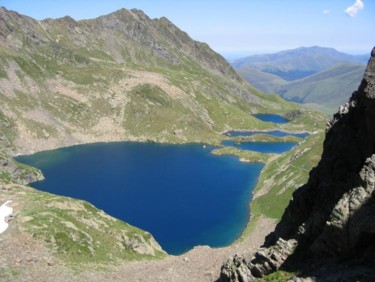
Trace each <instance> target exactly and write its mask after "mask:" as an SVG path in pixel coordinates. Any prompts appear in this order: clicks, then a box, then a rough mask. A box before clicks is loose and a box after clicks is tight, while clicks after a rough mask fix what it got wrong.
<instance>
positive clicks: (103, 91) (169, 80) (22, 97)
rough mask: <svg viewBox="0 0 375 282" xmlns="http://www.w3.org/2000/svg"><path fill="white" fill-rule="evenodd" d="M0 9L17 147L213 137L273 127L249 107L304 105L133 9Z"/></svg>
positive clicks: (1, 96)
mask: <svg viewBox="0 0 375 282" xmlns="http://www.w3.org/2000/svg"><path fill="white" fill-rule="evenodd" d="M0 15H1V17H0V19H1V20H0V36H1V40H0V50H1V52H0V62H1V63H0V75H1V78H0V79H1V84H0V103H1V104H2V105H4V107H2V108H1V115H2V116H4V118H6V119H7V124H9V128H6V127H5V128H4V129H3V132H4V133H3V134H4V136H7V137H6V138H5V139H7V140H8V143H12V144H13V145H14V147H16V151H17V152H18V153H20V152H31V151H37V150H45V149H49V148H55V147H60V146H67V145H72V144H76V143H87V142H97V141H118V140H153V141H159V142H166V141H168V142H187V141H192V142H209V143H215V142H217V140H218V139H220V132H222V131H224V130H227V129H229V128H243V129H246V128H247V129H251V128H260V129H262V128H263V129H266V128H270V127H272V125H270V124H267V123H263V122H260V121H259V120H257V119H256V118H254V117H253V116H251V115H250V113H257V112H273V111H275V109H277V112H279V113H281V114H284V113H286V112H288V111H291V110H294V109H296V108H298V107H297V106H296V105H292V104H287V103H285V102H284V101H282V100H281V99H277V98H275V97H266V96H265V95H263V94H262V93H260V92H259V91H257V90H256V89H255V88H253V87H252V86H250V85H249V84H247V83H246V82H245V81H244V80H243V79H242V78H241V77H240V76H239V75H238V74H237V73H236V72H235V71H234V70H233V68H232V67H231V66H230V65H229V64H228V63H227V62H226V61H225V60H224V58H223V57H221V56H220V55H218V54H216V53H215V52H214V51H212V50H211V49H210V48H209V46H208V45H207V44H204V43H200V42H196V41H194V40H192V39H191V38H190V37H189V36H188V35H187V34H186V33H185V32H183V31H181V30H179V29H178V28H177V27H176V26H174V25H173V24H172V23H171V22H170V21H168V20H167V19H166V18H161V19H150V18H148V17H147V16H146V15H145V14H144V13H143V12H141V11H138V10H131V11H128V10H125V9H123V10H119V11H117V12H114V13H112V14H109V15H106V16H102V17H99V18H97V19H93V20H83V21H78V22H77V21H75V20H73V19H72V18H70V17H64V18H60V19H56V20H53V19H46V20H43V21H36V20H33V19H31V18H28V17H25V16H21V15H19V14H17V13H15V12H10V11H7V10H6V9H4V8H1V9H0ZM309 115H310V114H309ZM314 123H315V122H312V123H311V124H314ZM5 132H7V133H6V134H5Z"/></svg>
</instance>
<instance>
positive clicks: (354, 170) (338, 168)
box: [221, 48, 375, 282]
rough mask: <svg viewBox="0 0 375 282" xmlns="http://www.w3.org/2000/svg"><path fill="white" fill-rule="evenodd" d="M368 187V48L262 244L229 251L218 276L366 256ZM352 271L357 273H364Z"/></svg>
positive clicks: (371, 176)
mask: <svg viewBox="0 0 375 282" xmlns="http://www.w3.org/2000/svg"><path fill="white" fill-rule="evenodd" d="M374 195H375V48H374V49H373V50H372V53H371V58H370V61H369V63H368V66H367V69H366V72H365V75H364V78H363V80H362V82H361V84H360V86H359V89H358V91H355V92H354V93H353V95H352V97H351V98H350V100H349V102H348V103H347V104H345V105H344V106H341V107H340V109H339V111H338V112H337V113H336V114H335V115H334V116H333V118H332V120H331V121H330V122H329V124H328V126H327V131H326V139H325V141H324V148H323V154H322V157H321V160H320V162H319V164H318V166H317V167H315V168H314V169H313V170H312V171H311V172H310V177H309V180H308V182H307V183H306V184H305V185H303V186H302V187H300V188H299V189H298V190H297V191H296V192H295V193H294V194H293V198H292V200H291V201H290V203H289V206H288V207H287V209H286V210H285V213H284V215H283V217H282V219H281V221H280V222H279V224H278V225H277V226H276V229H275V231H274V232H272V233H271V234H270V235H268V236H267V237H266V240H265V244H264V249H261V250H260V251H258V252H257V253H256V254H255V255H254V256H253V258H251V259H248V258H244V257H238V256H237V257H234V258H232V259H230V260H229V261H228V262H226V263H225V264H224V265H223V267H222V271H221V280H222V281H243V282H244V281H253V280H254V279H255V278H257V277H262V276H264V275H267V274H269V273H271V272H274V271H276V270H278V269H279V268H280V267H282V268H285V269H291V270H294V271H296V270H299V271H301V269H302V271H316V272H318V273H323V272H324V271H322V268H327V265H336V266H337V265H342V264H346V265H352V264H355V265H367V264H371V263H373V262H374V259H375V240H374V239H375V196H374ZM336 269H337V267H336ZM314 275H315V274H314ZM317 275H318V276H319V274H317ZM352 275H354V276H351V278H353V279H356V280H357V279H362V278H363V279H368V277H369V276H368V275H370V274H368V273H367V272H362V274H358V275H357V274H353V273H352ZM356 275H357V276H356ZM361 275H362V276H361ZM332 279H334V280H335V278H332ZM334 280H333V281H334ZM329 281H331V280H329ZM366 281H367V280H366Z"/></svg>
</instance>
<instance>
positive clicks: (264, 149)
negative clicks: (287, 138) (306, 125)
mask: <svg viewBox="0 0 375 282" xmlns="http://www.w3.org/2000/svg"><path fill="white" fill-rule="evenodd" d="M222 144H223V145H225V146H231V147H236V148H239V149H242V150H250V151H255V152H261V153H274V154H280V153H283V152H286V151H289V150H290V149H292V148H293V147H294V146H295V145H296V144H297V143H295V142H241V143H237V142H235V141H232V140H224V141H223V142H222Z"/></svg>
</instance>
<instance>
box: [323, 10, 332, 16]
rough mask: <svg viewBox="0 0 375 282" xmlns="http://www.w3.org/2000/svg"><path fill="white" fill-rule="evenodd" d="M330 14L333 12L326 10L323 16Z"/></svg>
mask: <svg viewBox="0 0 375 282" xmlns="http://www.w3.org/2000/svg"><path fill="white" fill-rule="evenodd" d="M330 12H331V11H330V10H327V9H326V10H323V14H324V15H328V14H329V13H330Z"/></svg>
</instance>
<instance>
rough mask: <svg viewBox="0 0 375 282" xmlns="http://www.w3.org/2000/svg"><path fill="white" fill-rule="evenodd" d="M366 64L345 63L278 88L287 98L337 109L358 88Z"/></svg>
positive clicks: (282, 95)
mask: <svg viewBox="0 0 375 282" xmlns="http://www.w3.org/2000/svg"><path fill="white" fill-rule="evenodd" d="M365 68H366V67H365V65H362V64H352V63H344V64H339V65H336V66H334V67H333V68H330V69H328V70H324V71H321V72H319V73H316V74H314V75H311V76H309V77H307V78H304V79H300V80H296V81H293V82H289V83H287V84H284V85H282V86H280V87H278V88H277V93H278V94H279V95H280V96H281V97H283V98H284V99H286V100H290V101H294V102H298V103H304V104H307V103H315V104H319V105H322V106H324V107H325V108H329V109H332V110H337V107H338V105H341V104H344V103H345V102H346V101H347V100H348V99H349V97H350V95H351V93H353V91H354V90H356V89H357V87H358V85H359V82H360V81H361V79H362V77H363V73H364V71H365Z"/></svg>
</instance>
